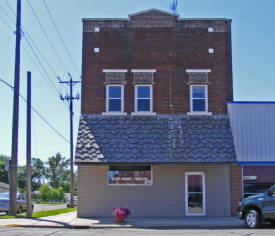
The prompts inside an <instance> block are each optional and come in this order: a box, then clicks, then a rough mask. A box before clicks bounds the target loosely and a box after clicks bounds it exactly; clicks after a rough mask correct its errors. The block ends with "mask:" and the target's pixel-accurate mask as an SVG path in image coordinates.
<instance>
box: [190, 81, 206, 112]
mask: <svg viewBox="0 0 275 236" xmlns="http://www.w3.org/2000/svg"><path fill="white" fill-rule="evenodd" d="M190 90H191V91H190V94H191V98H190V103H191V112H197V111H198V112H207V111H208V107H207V106H208V102H207V85H191V86H190Z"/></svg>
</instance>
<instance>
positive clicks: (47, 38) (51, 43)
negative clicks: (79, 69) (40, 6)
mask: <svg viewBox="0 0 275 236" xmlns="http://www.w3.org/2000/svg"><path fill="white" fill-rule="evenodd" d="M27 2H28V4H29V6H30V8H31V10H32V12H33V14H34V16H35V17H36V19H37V21H38V23H39V25H40V27H41V28H42V30H43V32H44V34H45V35H46V38H47V39H48V41H49V43H50V44H51V46H52V48H53V50H54V52H55V54H56V55H57V57H58V59H59V61H60V62H61V64H62V65H63V67H64V69H65V70H66V72H67V73H69V72H68V70H67V68H66V66H65V65H64V63H63V61H62V60H61V58H60V56H59V55H58V53H57V51H56V50H55V48H54V46H53V44H52V42H51V40H50V39H49V37H48V35H47V33H46V31H45V30H44V28H43V26H42V24H41V22H40V21H39V19H38V17H37V15H36V14H35V12H34V10H33V8H32V6H31V4H30V2H29V0H27Z"/></svg>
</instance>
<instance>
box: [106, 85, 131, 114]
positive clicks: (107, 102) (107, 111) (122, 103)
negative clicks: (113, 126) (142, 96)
mask: <svg viewBox="0 0 275 236" xmlns="http://www.w3.org/2000/svg"><path fill="white" fill-rule="evenodd" d="M112 86H120V87H121V111H109V87H112ZM102 115H127V113H125V112H124V85H121V84H112V85H111V84H107V85H106V112H103V113H102Z"/></svg>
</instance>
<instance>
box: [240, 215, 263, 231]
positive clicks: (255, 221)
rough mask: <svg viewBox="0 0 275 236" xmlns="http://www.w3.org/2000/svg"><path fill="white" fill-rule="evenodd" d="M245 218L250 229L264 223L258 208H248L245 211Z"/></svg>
mask: <svg viewBox="0 0 275 236" xmlns="http://www.w3.org/2000/svg"><path fill="white" fill-rule="evenodd" d="M244 220H245V225H246V227H247V228H249V229H256V228H259V227H260V226H261V224H262V221H261V216H260V214H259V212H258V211H256V210H248V211H247V212H246V213H245V217H244Z"/></svg>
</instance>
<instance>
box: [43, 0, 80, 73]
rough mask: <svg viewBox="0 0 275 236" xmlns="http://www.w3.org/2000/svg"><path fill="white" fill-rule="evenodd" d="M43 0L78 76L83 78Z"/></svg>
mask: <svg viewBox="0 0 275 236" xmlns="http://www.w3.org/2000/svg"><path fill="white" fill-rule="evenodd" d="M43 2H44V4H45V6H46V8H47V10H48V13H49V15H50V17H51V19H52V22H53V24H54V26H55V29H56V31H57V33H58V35H59V37H60V39H61V42H62V44H63V46H64V48H65V49H66V52H67V54H68V55H69V57H70V59H71V62H72V63H73V65H74V68H75V70H76V71H77V73H78V76H79V77H80V78H81V76H80V73H79V72H78V70H77V68H76V66H75V64H74V62H73V59H72V57H71V55H70V53H69V51H68V49H67V47H66V45H65V43H64V41H63V39H62V37H61V35H60V33H59V30H58V29H57V26H56V24H55V22H54V20H53V17H52V15H51V13H50V10H49V8H48V6H47V4H46V2H45V0H43Z"/></svg>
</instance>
